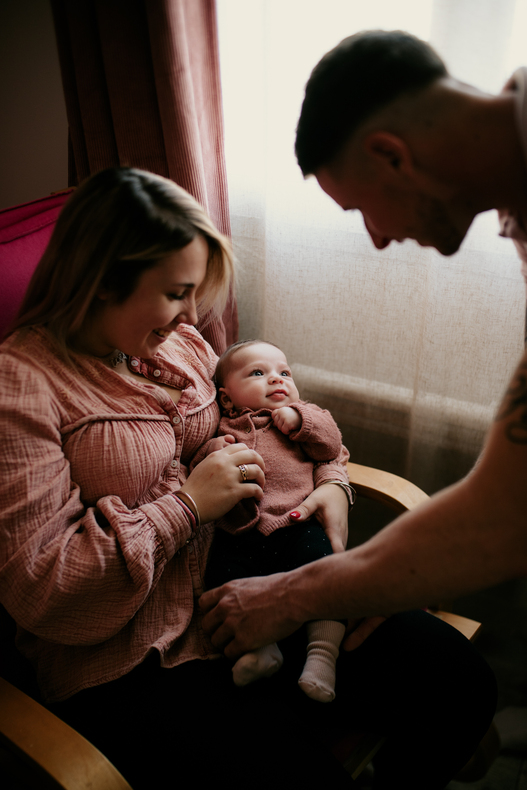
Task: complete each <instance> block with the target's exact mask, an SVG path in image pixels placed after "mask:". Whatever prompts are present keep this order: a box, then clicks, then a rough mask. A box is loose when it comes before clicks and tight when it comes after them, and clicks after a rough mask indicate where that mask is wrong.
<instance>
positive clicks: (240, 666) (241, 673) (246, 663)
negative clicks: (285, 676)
mask: <svg viewBox="0 0 527 790" xmlns="http://www.w3.org/2000/svg"><path fill="white" fill-rule="evenodd" d="M283 663H284V657H283V656H282V653H281V652H280V648H279V647H278V645H277V644H276V642H274V643H273V644H272V645H266V646H265V647H260V648H259V649H258V650H253V651H252V652H250V653H246V654H245V655H244V656H242V657H241V658H239V659H238V661H237V662H236V663H235V665H234V666H233V668H232V677H233V680H234V682H235V684H236V685H237V686H246V685H247V684H248V683H252V682H253V680H258V678H268V677H271V675H274V673H275V672H278V670H279V669H280V667H281V666H282V664H283Z"/></svg>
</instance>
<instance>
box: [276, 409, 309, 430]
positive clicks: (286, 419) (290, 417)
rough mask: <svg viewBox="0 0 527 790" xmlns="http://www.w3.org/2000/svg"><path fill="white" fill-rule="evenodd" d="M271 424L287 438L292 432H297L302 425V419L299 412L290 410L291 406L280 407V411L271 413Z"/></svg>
mask: <svg viewBox="0 0 527 790" xmlns="http://www.w3.org/2000/svg"><path fill="white" fill-rule="evenodd" d="M273 422H274V424H275V425H276V427H277V428H278V430H279V431H282V433H285V435H286V436H287V435H288V434H290V433H292V431H298V429H299V428H300V426H301V425H302V417H301V416H300V412H298V411H297V410H296V409H293V408H291V406H282V408H281V409H275V410H274V411H273Z"/></svg>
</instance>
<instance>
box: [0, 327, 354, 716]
mask: <svg viewBox="0 0 527 790" xmlns="http://www.w3.org/2000/svg"><path fill="white" fill-rule="evenodd" d="M0 352H1V353H0V378H1V381H0V393H1V396H0V430H1V434H0V435H1V437H2V447H1V450H0V502H1V503H2V504H1V513H0V601H1V602H2V604H3V605H4V606H5V607H6V609H7V610H8V612H9V613H10V614H11V616H12V617H13V618H14V619H15V620H16V622H17V624H18V635H17V645H18V647H19V649H20V650H21V652H23V653H24V654H25V655H26V656H27V657H28V658H29V659H30V660H31V661H32V662H33V664H34V665H35V667H36V669H37V676H38V681H39V685H40V688H41V690H42V693H43V695H44V697H45V699H47V700H48V701H57V700H61V699H65V698H66V697H68V696H70V695H72V694H74V693H76V692H78V691H80V690H81V689H83V688H87V687H89V686H93V685H98V684H101V683H105V682H107V681H110V680H112V679H115V678H117V677H120V676H121V675H123V674H125V673H126V672H128V671H130V670H131V669H132V668H133V667H134V666H136V665H137V664H138V663H140V662H141V661H142V660H143V659H144V658H145V657H146V655H147V654H148V653H150V652H151V651H152V650H153V649H156V650H158V651H159V653H160V656H161V664H162V666H165V667H173V666H176V665H177V664H179V663H182V662H184V661H188V660H191V659H196V658H202V659H207V658H212V657H216V656H217V653H216V651H215V649H214V648H213V646H212V645H211V643H210V642H209V640H208V638H207V636H206V635H205V634H204V632H203V630H202V628H201V616H200V611H199V608H198V607H197V606H195V599H197V598H198V597H199V596H200V595H201V593H202V592H203V587H202V578H203V573H204V570H205V563H206V558H207V554H208V549H209V547H210V542H211V538H212V525H211V524H208V525H203V526H202V527H201V529H200V530H199V531H198V533H197V534H195V533H193V531H192V528H191V523H190V522H189V518H188V514H187V512H186V509H185V507H184V506H183V505H182V503H181V502H180V500H178V499H177V497H175V496H174V492H175V491H177V490H178V488H180V486H181V485H183V483H184V482H185V480H186V478H187V474H188V471H187V464H188V463H189V462H190V459H191V458H192V456H193V455H194V454H195V453H196V451H197V450H198V448H199V447H200V446H201V445H202V444H203V443H204V442H205V441H207V440H208V439H210V438H211V437H212V436H213V435H214V434H215V431H216V428H217V426H218V422H219V412H218V407H217V404H216V400H215V395H216V393H215V388H214V385H213V384H212V383H211V376H212V374H213V372H214V367H215V364H216V359H217V357H216V355H215V354H214V352H213V351H212V349H211V348H210V346H209V345H208V344H207V343H206V341H205V340H204V339H203V338H202V337H201V335H200V334H199V333H198V332H197V331H196V330H195V329H194V328H193V327H189V326H186V325H180V327H179V328H178V331H177V333H175V334H174V335H173V336H172V337H171V338H170V339H169V340H167V341H166V342H165V343H164V344H163V346H162V347H161V350H160V351H159V353H158V354H157V355H156V356H155V357H154V358H153V359H151V360H147V361H145V360H141V359H137V358H132V359H131V360H129V363H128V364H129V365H130V366H131V368H132V369H133V370H135V371H136V372H138V373H140V374H141V375H142V376H143V379H141V378H139V377H137V378H136V377H133V378H130V377H128V376H121V375H120V374H119V373H116V372H115V371H113V370H110V369H109V368H107V367H106V366H105V365H103V364H102V363H101V362H99V361H97V360H95V359H93V358H88V357H84V356H81V355H75V356H74V361H75V367H73V366H69V365H67V364H66V363H65V362H64V361H62V359H61V357H60V356H59V355H58V354H57V352H56V349H55V347H54V342H53V340H52V339H51V338H50V336H49V335H48V333H47V332H46V331H45V330H39V329H35V330H28V331H25V332H22V333H19V334H18V335H17V336H15V337H12V338H9V339H8V340H7V341H6V342H5V343H4V344H2V346H1V347H0ZM153 382H156V383H161V384H167V385H169V386H171V387H175V388H177V389H180V390H182V394H181V398H180V400H179V402H178V403H177V405H176V404H174V402H173V400H172V399H171V398H170V396H169V395H168V394H167V393H166V392H165V390H164V389H163V388H161V387H158V386H156V383H153ZM323 479H341V480H343V481H346V480H347V477H346V472H345V468H344V467H343V466H339V465H337V464H335V465H333V464H329V465H324V472H323V475H322V476H321V477H320V479H319V480H318V481H317V482H319V483H320V482H323Z"/></svg>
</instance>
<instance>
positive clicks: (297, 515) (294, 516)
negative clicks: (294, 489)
mask: <svg viewBox="0 0 527 790" xmlns="http://www.w3.org/2000/svg"><path fill="white" fill-rule="evenodd" d="M289 515H290V516H291V518H300V516H301V515H302V514H301V513H299V512H298V510H293V512H292V513H290V514H289Z"/></svg>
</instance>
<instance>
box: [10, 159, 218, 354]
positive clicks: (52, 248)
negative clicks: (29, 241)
mask: <svg viewBox="0 0 527 790" xmlns="http://www.w3.org/2000/svg"><path fill="white" fill-rule="evenodd" d="M197 235H201V236H202V237H203V238H204V239H205V241H206V242H207V244H208V247H209V258H208V263H207V274H206V277H205V280H204V281H203V283H202V284H201V286H200V288H199V289H198V292H197V296H196V298H197V305H198V314H199V315H200V317H203V316H204V315H206V314H207V313H209V314H210V313H211V311H212V314H221V312H222V311H223V308H224V306H225V303H226V300H227V297H228V294H229V288H230V285H231V283H232V280H233V275H234V264H233V256H232V251H231V245H230V242H229V240H228V239H227V238H226V237H225V236H223V235H222V234H221V233H220V232H219V231H218V230H217V229H216V228H215V227H214V225H213V223H212V222H211V220H210V219H209V218H208V216H207V215H206V213H205V211H204V210H203V209H202V207H201V206H200V205H199V203H198V202H197V201H196V200H195V199H194V198H193V197H192V196H191V195H189V194H188V192H186V191H185V190H184V189H182V188H181V187H179V186H177V185H176V184H175V183H174V182H173V181H170V180H169V179H167V178H162V177H161V176H157V175H154V174H153V173H148V172H146V171H144V170H137V169H135V168H130V167H119V168H110V169H108V170H103V171H101V172H99V173H97V174H95V175H93V176H91V177H90V178H88V179H87V180H86V181H84V182H83V183H82V184H81V185H80V186H79V187H78V189H76V190H75V192H74V193H73V194H72V196H71V197H70V198H69V199H68V201H67V203H66V204H65V206H64V208H63V210H62V211H61V213H60V216H59V218H58V220H57V224H56V225H55V229H54V231H53V235H52V237H51V239H50V242H49V244H48V247H47V249H46V251H45V253H44V255H43V256H42V259H41V260H40V263H39V264H38V266H37V268H36V269H35V272H34V274H33V277H32V278H31V281H30V283H29V286H28V289H27V291H26V295H25V297H24V300H23V302H22V305H21V307H20V310H19V312H18V316H17V318H16V319H15V321H14V323H13V324H12V326H11V328H10V333H11V332H13V331H14V330H16V329H20V328H23V327H30V326H37V325H40V326H46V327H47V328H48V330H49V331H50V332H51V333H52V334H53V336H54V337H55V338H56V340H57V341H58V342H59V344H60V345H61V346H62V347H63V348H65V347H66V346H67V341H68V338H69V337H71V336H72V335H73V334H74V333H76V332H78V331H79V329H80V327H81V326H82V324H83V322H84V319H85V318H86V316H87V314H88V312H89V310H90V308H91V306H92V304H93V303H94V300H95V299H96V298H97V295H98V294H99V293H100V292H101V291H103V290H104V291H106V292H107V293H110V294H111V295H112V298H113V299H114V300H115V301H116V302H124V301H125V300H126V299H127V297H128V296H130V294H131V293H132V292H133V291H134V289H135V287H136V285H137V282H138V279H139V277H140V275H141V274H142V273H143V272H144V271H145V270H146V269H149V268H151V267H153V266H155V265H156V263H157V261H158V260H160V259H161V258H163V257H165V256H166V255H168V254H170V253H172V252H174V251H176V250H180V249H182V248H183V247H186V245H187V244H190V242H191V241H192V240H193V239H194V238H195V237H196V236H197Z"/></svg>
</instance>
